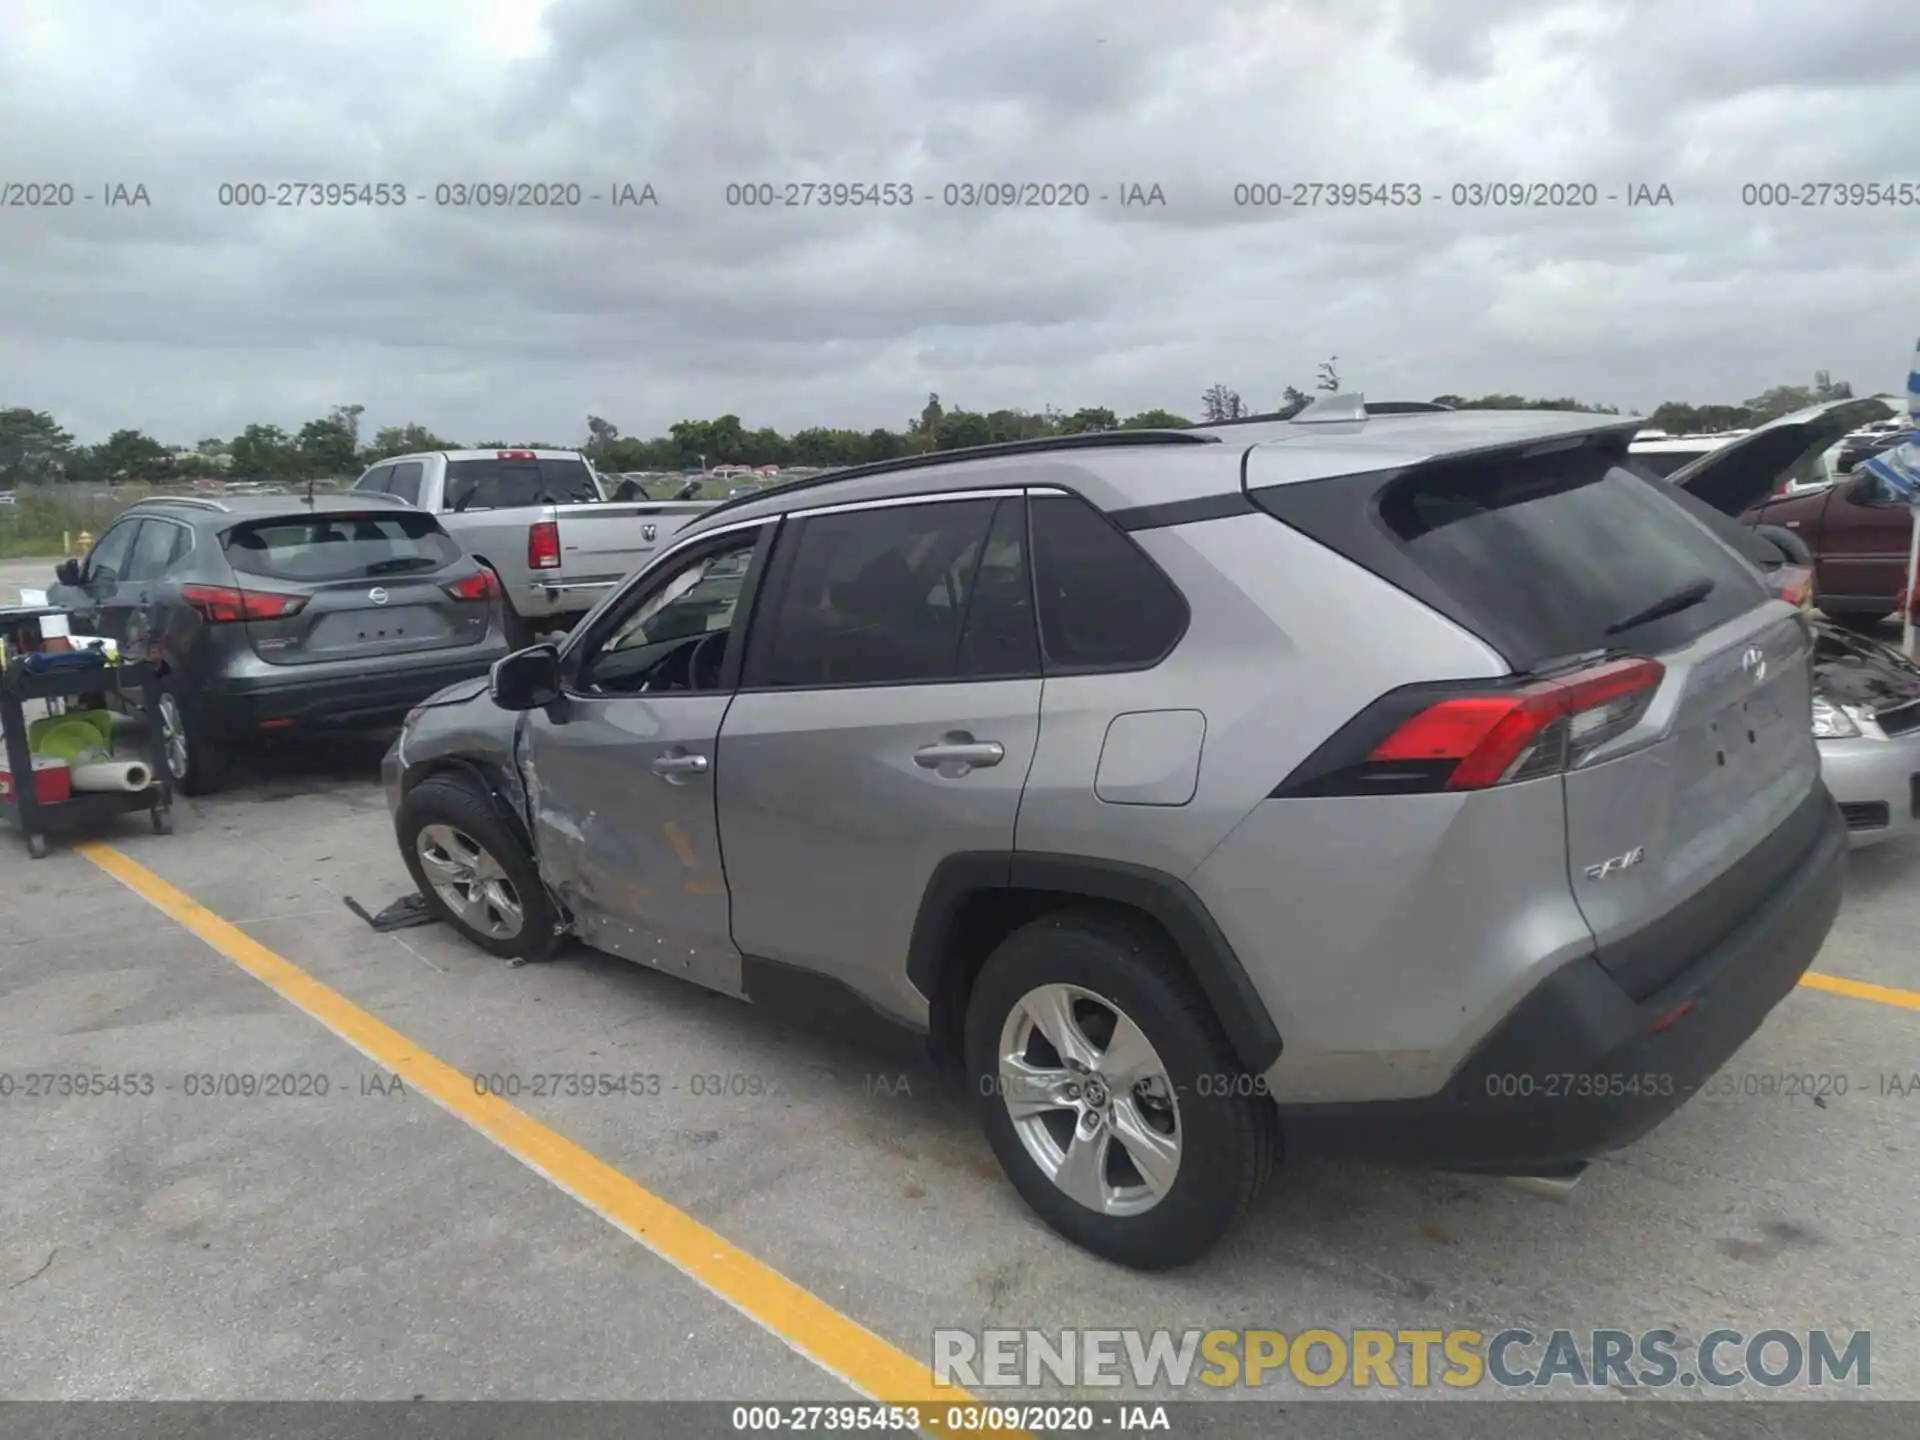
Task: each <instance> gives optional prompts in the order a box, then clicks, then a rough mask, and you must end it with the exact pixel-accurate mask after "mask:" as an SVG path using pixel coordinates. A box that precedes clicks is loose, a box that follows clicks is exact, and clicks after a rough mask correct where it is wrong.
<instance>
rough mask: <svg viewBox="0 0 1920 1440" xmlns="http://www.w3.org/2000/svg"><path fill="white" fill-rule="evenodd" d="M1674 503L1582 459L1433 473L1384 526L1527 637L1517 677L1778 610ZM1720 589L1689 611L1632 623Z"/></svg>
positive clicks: (1475, 602) (1395, 493) (1422, 564)
mask: <svg viewBox="0 0 1920 1440" xmlns="http://www.w3.org/2000/svg"><path fill="white" fill-rule="evenodd" d="M1665 490H1666V487H1665V486H1664V485H1663V484H1662V483H1661V482H1660V481H1656V480H1649V479H1647V478H1644V477H1642V476H1639V475H1635V474H1633V473H1631V472H1630V471H1628V470H1625V469H1622V468H1620V467H1619V466H1618V465H1616V464H1614V463H1612V462H1611V460H1610V459H1609V458H1608V457H1607V456H1605V455H1602V454H1600V453H1598V452H1596V451H1593V450H1591V449H1580V450H1568V451H1561V452H1558V453H1555V454H1549V455H1544V456H1537V457H1532V458H1528V459H1518V458H1516V459H1511V460H1502V459H1494V460H1486V459H1476V460H1472V461H1462V462H1443V463H1441V464H1437V465H1431V466H1425V467H1422V468H1421V469H1420V470H1417V471H1415V472H1414V473H1412V474H1410V475H1407V476H1405V477H1403V478H1401V479H1400V480H1398V481H1395V482H1393V483H1391V484H1389V485H1388V486H1387V487H1386V488H1385V489H1384V490H1383V491H1382V492H1381V495H1380V511H1379V513H1380V518H1381V519H1382V520H1383V521H1384V522H1385V524H1386V526H1387V528H1388V529H1389V530H1390V531H1391V532H1392V534H1393V535H1394V537H1395V538H1396V539H1397V540H1398V542H1399V545H1400V547H1401V548H1402V550H1403V551H1404V552H1405V553H1406V555H1407V556H1408V557H1409V558H1410V559H1411V560H1412V561H1413V563H1414V565H1415V566H1416V567H1418V568H1419V569H1420V570H1421V571H1423V572H1424V573H1425V574H1426V575H1427V576H1429V577H1430V578H1431V579H1432V580H1433V581H1434V582H1435V583H1436V584H1437V585H1438V586H1439V587H1440V589H1441V590H1443V591H1444V592H1446V593H1447V594H1448V595H1449V596H1451V597H1452V598H1453V600H1454V601H1455V602H1456V603H1457V604H1458V605H1459V606H1460V607H1461V608H1462V609H1463V610H1464V611H1465V612H1466V613H1467V614H1468V615H1470V616H1476V617H1486V618H1488V619H1489V620H1491V621H1494V622H1496V623H1497V624H1498V625H1499V626H1500V627H1501V628H1502V629H1503V630H1504V631H1505V632H1506V633H1507V634H1509V635H1512V636H1514V637H1516V639H1517V641H1518V644H1519V646H1520V648H1521V649H1522V650H1523V651H1525V652H1526V653H1525V655H1524V656H1523V657H1516V660H1517V663H1520V664H1523V665H1533V664H1538V663H1539V662H1540V661H1542V660H1545V659H1549V658H1554V657H1560V656H1566V655H1574V654H1579V653H1582V652H1586V651H1591V650H1604V649H1626V650H1637V651H1646V652H1654V653H1658V652H1660V651H1664V650H1670V649H1674V648H1676V647H1678V646H1681V645H1685V644H1687V643H1688V642H1689V641H1691V640H1693V639H1694V638H1695V637H1696V636H1699V635H1701V634H1703V633H1704V632H1706V631H1708V630H1710V629H1712V628H1713V627H1714V626H1716V625H1720V624H1724V623H1725V622H1726V621H1728V620H1731V619H1733V618H1734V617H1736V616H1738V615H1742V614H1744V613H1746V612H1747V611H1748V610H1751V609H1752V608H1753V607H1754V606H1756V605H1758V604H1760V603H1761V602H1762V601H1764V600H1765V599H1766V591H1765V589H1764V587H1763V586H1762V584H1761V582H1760V579H1759V577H1758V576H1757V575H1756V574H1755V573H1754V572H1753V570H1752V569H1750V568H1749V567H1748V566H1747V565H1746V564H1745V563H1743V562H1742V561H1741V560H1740V559H1739V557H1737V556H1735V555H1734V554H1733V553H1731V552H1730V551H1729V550H1728V549H1727V547H1726V546H1725V545H1724V544H1723V543H1722V542H1721V541H1720V540H1718V539H1717V538H1716V537H1715V536H1714V535H1712V534H1710V533H1709V532H1708V531H1707V530H1705V529H1704V528H1703V527H1701V526H1700V525H1698V524H1697V523H1695V521H1694V520H1693V518H1692V517H1691V516H1690V515H1688V514H1687V513H1686V512H1685V511H1684V510H1683V509H1682V508H1681V507H1680V506H1678V505H1676V504H1674V502H1673V500H1672V499H1671V498H1670V496H1669V494H1667V493H1665ZM1709 583H1710V584H1711V586H1712V588H1711V590H1709V591H1708V592H1707V594H1706V595H1705V598H1704V599H1701V600H1699V601H1698V602H1697V603H1694V604H1691V605H1688V606H1687V607H1686V608H1685V609H1682V610H1679V611H1677V612H1676V613H1674V614H1672V615H1669V616H1666V617H1665V618H1662V619H1655V620H1649V621H1646V622H1645V623H1640V624H1633V625H1628V624H1627V623H1626V622H1627V621H1629V620H1630V619H1631V618H1632V617H1633V616H1635V615H1636V614H1637V613H1639V612H1641V611H1643V610H1645V609H1646V608H1647V607H1648V606H1650V605H1653V604H1655V603H1656V602H1659V601H1661V600H1664V599H1667V598H1669V597H1674V596H1677V595H1679V594H1680V593H1681V592H1683V591H1685V590H1686V589H1687V588H1688V587H1696V588H1697V587H1700V586H1702V585H1705V584H1709Z"/></svg>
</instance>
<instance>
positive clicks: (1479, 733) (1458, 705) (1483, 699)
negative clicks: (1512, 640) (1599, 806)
mask: <svg viewBox="0 0 1920 1440" xmlns="http://www.w3.org/2000/svg"><path fill="white" fill-rule="evenodd" d="M1665 674H1666V667H1665V666H1663V665H1662V664H1660V662H1659V661H1657V660H1639V659H1633V660H1615V661H1608V662H1605V663H1603V664H1600V665H1596V666H1593V667H1591V668H1589V669H1585V670H1579V671H1575V672H1574V673H1572V674H1570V675H1567V676H1563V677H1558V678H1555V679H1552V680H1541V681H1537V682H1535V683H1533V684H1531V685H1524V686H1521V687H1520V688H1518V689H1515V690H1506V691H1498V692H1493V693H1489V694H1483V695H1462V696H1458V697H1455V698H1452V699H1447V700H1442V701H1440V702H1439V703H1438V704H1437V705H1432V706H1429V707H1428V708H1427V709H1425V710H1422V711H1421V712H1420V713H1419V714H1418V715H1415V716H1414V717H1413V718H1412V719H1410V720H1408V721H1406V722H1405V723H1404V724H1402V725H1401V726H1400V727H1399V728H1398V729H1396V730H1395V731H1394V732H1393V733H1392V734H1391V735H1389V736H1388V737H1387V738H1386V739H1385V740H1383V741H1381V742H1380V743H1379V744H1378V745H1376V746H1374V748H1373V750H1372V752H1371V753H1370V754H1369V755H1368V756H1367V761H1368V763H1369V764H1370V765H1388V766H1391V765H1395V764H1412V765H1415V766H1419V767H1422V768H1423V769H1424V770H1425V771H1427V773H1429V774H1430V775H1431V776H1432V778H1434V779H1436V780H1439V782H1440V783H1439V784H1437V785H1435V786H1433V787H1432V788H1434V789H1441V790H1484V789H1486V788H1488V787H1489V786H1493V785H1504V784H1508V783H1511V782H1512V781H1515V780H1531V779H1534V778H1536V777H1538V776H1541V775H1554V774H1558V773H1559V772H1560V771H1562V770H1565V769H1567V768H1568V767H1569V766H1572V765H1575V764H1577V763H1578V762H1579V760H1580V759H1581V757H1582V756H1584V755H1585V754H1587V753H1589V752H1590V751H1592V750H1593V749H1594V748H1595V747H1596V746H1598V745H1600V744H1601V743H1603V742H1604V741H1607V740H1611V739H1612V738H1613V737H1614V736H1616V735H1619V734H1621V733H1622V732H1623V731H1626V730H1630V729H1632V728H1633V726H1634V725H1635V724H1637V723H1638V722H1639V720H1640V717H1641V716H1642V715H1644V714H1645V713H1646V710H1647V706H1648V705H1649V704H1650V703H1651V702H1652V700H1653V693H1654V691H1655V690H1657V689H1658V688H1659V686H1660V681H1661V678H1662V677H1663V676H1664V675H1665Z"/></svg>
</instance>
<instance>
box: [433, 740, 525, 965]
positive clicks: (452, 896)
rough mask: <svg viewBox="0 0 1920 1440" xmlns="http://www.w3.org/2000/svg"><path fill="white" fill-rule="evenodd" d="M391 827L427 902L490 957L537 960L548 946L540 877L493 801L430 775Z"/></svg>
mask: <svg viewBox="0 0 1920 1440" xmlns="http://www.w3.org/2000/svg"><path fill="white" fill-rule="evenodd" d="M395 829H396V830H397V831H398V832H399V840H400V854H401V856H402V858H404V859H405V861H406V863H407V872H408V873H409V874H410V875H412V876H413V883H414V884H415V885H417V886H419V887H420V893H421V894H422V895H423V896H425V897H426V900H427V904H428V905H429V906H430V907H432V909H433V910H434V911H435V912H437V913H438V914H439V916H440V918H441V919H442V920H445V921H446V922H447V923H448V924H449V925H451V926H453V927H454V929H456V930H458V931H459V932H460V933H461V934H463V935H465V936H466V937H467V938H468V939H469V940H471V941H472V942H473V943H474V944H476V945H478V946H479V947H480V948H481V949H482V950H485V951H487V952H489V953H490V954H494V955H500V956H505V957H509V958H515V959H525V960H539V959H544V958H545V957H546V956H547V955H549V954H551V953H552V951H553V946H554V934H553V909H552V906H551V904H550V903H549V901H548V899H547V892H546V889H545V887H544V886H543V885H542V884H541V883H540V875H539V872H538V871H537V870H535V868H534V864H533V860H532V858H531V857H530V856H529V855H528V854H527V852H526V849H525V847H523V846H522V845H521V844H520V841H519V838H518V837H517V836H516V835H514V833H513V832H512V831H511V830H510V829H509V828H508V827H507V825H506V824H505V822H504V821H503V820H502V819H501V817H500V815H499V813H498V812H497V811H496V810H495V809H494V805H493V801H492V800H491V799H490V798H489V797H488V796H486V795H483V794H481V793H480V791H479V790H478V789H476V788H475V787H474V785H473V784H472V783H471V782H469V781H468V780H466V779H464V778H462V777H461V776H458V775H432V776H429V777H428V778H427V779H425V780H422V781H421V782H420V783H419V784H418V785H416V786H415V787H414V788H413V789H412V790H410V791H408V792H407V797H406V799H404V800H402V801H401V802H400V813H399V816H398V817H397V823H396V825H395Z"/></svg>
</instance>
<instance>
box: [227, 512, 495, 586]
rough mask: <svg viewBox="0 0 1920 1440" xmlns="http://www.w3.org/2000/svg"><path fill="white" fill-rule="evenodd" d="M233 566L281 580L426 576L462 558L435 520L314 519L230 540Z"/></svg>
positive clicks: (246, 529) (260, 525) (248, 528)
mask: <svg viewBox="0 0 1920 1440" xmlns="http://www.w3.org/2000/svg"><path fill="white" fill-rule="evenodd" d="M226 544H227V561H228V563H229V564H231V565H232V566H233V568H234V569H235V570H237V571H239V572H240V573H241V574H243V575H263V576H267V577H269V578H271V579H275V580H370V579H372V578H374V577H375V576H378V575H424V574H426V573H428V572H429V571H433V570H439V569H441V568H442V567H444V566H447V565H450V564H452V563H453V562H454V561H455V560H458V559H459V558H460V555H461V550H460V547H459V545H457V544H456V543H455V542H454V540H453V537H452V536H450V535H448V534H447V532H446V531H444V530H442V529H441V528H440V526H439V524H438V522H436V521H435V520H434V518H433V517H432V516H431V515H312V516H301V517H298V518H295V519H288V520H260V521H256V522H254V523H253V524H251V525H238V526H235V527H234V528H233V529H232V530H231V531H229V532H228V535H227V542H226Z"/></svg>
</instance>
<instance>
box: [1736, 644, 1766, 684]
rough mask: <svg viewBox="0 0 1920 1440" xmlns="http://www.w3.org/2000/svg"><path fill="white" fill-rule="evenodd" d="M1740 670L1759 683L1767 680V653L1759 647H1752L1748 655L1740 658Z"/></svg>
mask: <svg viewBox="0 0 1920 1440" xmlns="http://www.w3.org/2000/svg"><path fill="white" fill-rule="evenodd" d="M1740 668H1741V669H1742V670H1744V671H1746V672H1747V674H1749V675H1751V676H1752V677H1753V678H1754V681H1755V682H1756V683H1757V682H1759V681H1761V680H1764V679H1766V678H1767V652H1766V651H1764V650H1762V649H1761V648H1760V647H1759V646H1758V645H1754V646H1750V647H1749V648H1748V650H1747V653H1746V654H1744V655H1742V656H1741V657H1740Z"/></svg>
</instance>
